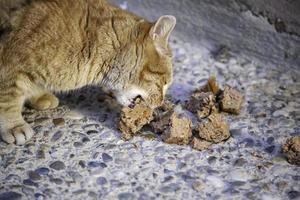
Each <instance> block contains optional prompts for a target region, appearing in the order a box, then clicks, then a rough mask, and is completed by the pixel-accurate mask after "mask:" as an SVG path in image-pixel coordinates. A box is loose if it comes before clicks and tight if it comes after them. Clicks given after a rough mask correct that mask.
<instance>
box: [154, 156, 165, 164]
mask: <svg viewBox="0 0 300 200" xmlns="http://www.w3.org/2000/svg"><path fill="white" fill-rule="evenodd" d="M155 162H156V163H158V164H160V165H161V164H163V163H164V162H166V159H164V158H160V157H155Z"/></svg>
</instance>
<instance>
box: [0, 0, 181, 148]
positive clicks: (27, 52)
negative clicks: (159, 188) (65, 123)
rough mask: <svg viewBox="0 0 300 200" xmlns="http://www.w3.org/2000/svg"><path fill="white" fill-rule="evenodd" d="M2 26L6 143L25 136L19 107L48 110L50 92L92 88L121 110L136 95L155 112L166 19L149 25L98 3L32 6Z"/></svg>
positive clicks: (0, 83) (164, 65)
mask: <svg viewBox="0 0 300 200" xmlns="http://www.w3.org/2000/svg"><path fill="white" fill-rule="evenodd" d="M10 23H11V29H12V30H11V31H10V32H9V33H8V34H7V35H6V36H4V38H2V39H1V42H0V134H1V137H2V139H3V140H4V141H6V142H7V143H14V142H15V143H17V144H23V143H25V142H26V141H27V140H28V139H30V138H31V137H32V135H33V130H32V129H31V127H30V126H29V125H28V124H27V123H26V122H25V121H24V120H23V117H22V115H21V111H22V107H23V104H24V103H25V102H26V101H28V102H29V105H31V106H32V107H33V108H36V109H38V110H44V109H49V108H55V107H57V106H58V104H59V101H58V99H57V98H56V97H55V96H54V95H53V94H52V92H61V91H69V90H74V89H78V88H81V87H83V86H86V85H100V86H103V87H105V88H107V89H109V90H111V91H113V92H114V93H115V95H116V97H117V99H118V100H119V102H120V103H121V104H123V105H129V104H130V102H131V101H132V99H134V98H135V97H136V96H142V97H143V98H144V99H145V100H146V101H147V102H149V104H150V105H152V106H153V107H155V106H157V105H159V104H160V103H161V102H162V100H163V97H164V93H165V90H166V88H167V87H168V85H169V84H170V83H171V80H172V64H171V55H170V54H171V52H170V49H169V47H168V38H169V35H170V33H171V31H172V30H173V28H174V26H175V23H176V21H175V18H174V17H172V16H163V17H161V18H160V19H159V20H158V21H157V22H156V23H154V24H152V23H149V22H147V21H144V20H143V19H142V18H140V17H137V16H135V15H133V14H131V13H128V12H126V11H123V10H121V9H119V8H116V7H113V6H111V5H109V4H108V3H106V2H105V1H104V0H78V1H73V0H37V1H35V2H33V3H31V4H30V5H28V6H25V7H23V8H22V9H20V10H19V11H18V12H17V13H16V14H15V16H14V17H13V18H12V19H11V20H10Z"/></svg>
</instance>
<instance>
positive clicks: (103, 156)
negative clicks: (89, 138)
mask: <svg viewBox="0 0 300 200" xmlns="http://www.w3.org/2000/svg"><path fill="white" fill-rule="evenodd" d="M102 160H103V162H105V163H107V162H111V161H112V160H113V158H112V157H111V156H110V155H108V154H107V153H102Z"/></svg>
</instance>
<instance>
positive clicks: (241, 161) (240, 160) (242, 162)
mask: <svg viewBox="0 0 300 200" xmlns="http://www.w3.org/2000/svg"><path fill="white" fill-rule="evenodd" d="M246 163H247V161H246V160H245V159H244V158H238V159H237V160H235V162H234V166H236V167H242V166H244V165H245V164H246Z"/></svg>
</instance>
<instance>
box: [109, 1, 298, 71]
mask: <svg viewBox="0 0 300 200" xmlns="http://www.w3.org/2000/svg"><path fill="white" fill-rule="evenodd" d="M111 2H113V3H114V4H117V5H122V7H126V8H127V9H128V10H130V11H132V12H134V13H137V14H139V15H141V16H144V17H146V18H147V19H149V20H155V19H157V18H158V17H159V16H160V15H163V14H172V15H175V16H176V17H177V19H178V25H177V27H176V33H175V34H176V36H178V37H179V38H180V39H182V40H185V41H188V42H192V43H194V44H195V43H198V44H199V45H202V46H205V47H207V48H209V49H211V50H214V49H218V48H219V46H226V47H227V48H229V49H230V50H231V51H232V52H235V53H237V54H239V55H243V56H245V57H247V58H248V59H250V60H255V61H257V62H259V63H262V64H270V65H274V66H276V65H285V66H287V67H292V68H297V67H300V1H295V0H276V1H271V0H241V1H237V0H226V1H224V0H214V1H210V0H201V1H199V0H181V1H178V0H177V1H174V0H164V1H161V0H138V1H137V0H127V1H124V0H111Z"/></svg>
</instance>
